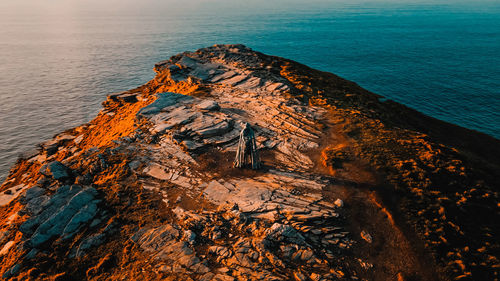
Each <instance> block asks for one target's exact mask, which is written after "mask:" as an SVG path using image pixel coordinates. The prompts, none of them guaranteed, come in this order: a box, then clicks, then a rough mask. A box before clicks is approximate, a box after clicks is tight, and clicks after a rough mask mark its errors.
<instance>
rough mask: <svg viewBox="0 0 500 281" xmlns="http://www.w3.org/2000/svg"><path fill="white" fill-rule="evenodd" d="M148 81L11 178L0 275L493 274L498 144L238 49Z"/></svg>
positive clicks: (219, 48)
mask: <svg viewBox="0 0 500 281" xmlns="http://www.w3.org/2000/svg"><path fill="white" fill-rule="evenodd" d="M155 71H156V73H157V76H156V77H155V78H154V79H153V80H151V81H150V82H148V83H147V84H145V85H144V86H141V87H139V88H137V89H133V90H130V91H127V92H123V93H115V94H111V95H109V96H108V99H107V100H106V101H105V102H104V103H103V106H104V109H103V110H102V111H101V112H100V113H99V115H98V116H97V117H96V118H95V119H94V120H92V121H91V122H89V123H88V124H85V125H82V126H80V127H77V128H74V129H71V130H68V131H66V132H64V133H62V134H59V135H57V136H56V137H54V139H53V140H51V141H49V142H46V143H44V144H42V145H41V146H40V151H39V153H38V154H36V155H30V156H29V157H26V159H20V160H19V161H18V163H17V164H16V166H15V167H14V168H13V169H12V170H11V173H10V175H9V176H8V178H7V180H6V181H5V183H4V184H3V185H2V187H1V189H0V190H1V193H0V218H1V219H2V220H1V222H0V261H1V265H0V274H2V278H4V279H13V280H55V279H57V280H104V279H106V280H108V279H109V280H123V279H131V280H163V279H164V280H318V281H319V280H398V281H399V280H448V279H449V280H487V279H489V280H496V279H495V278H497V279H498V276H497V274H498V267H499V266H500V262H499V260H498V258H499V257H498V254H497V253H498V248H499V243H498V234H499V229H498V219H499V218H500V216H499V205H498V202H499V201H498V190H497V187H498V185H496V184H498V183H499V181H498V179H497V178H496V176H495V175H498V174H499V173H498V172H499V171H500V170H499V167H500V162H499V160H498V159H500V157H495V155H496V156H500V146H499V144H500V142H499V141H498V140H495V139H493V138H490V137H487V136H486V135H482V134H480V133H476V132H472V131H469V130H466V129H463V128H459V127H456V126H453V125H450V124H446V123H444V122H441V121H438V120H434V119H431V118H429V117H426V116H422V115H420V114H419V113H417V112H415V111H412V110H411V109H408V108H406V107H404V106H401V105H398V104H396V103H393V102H390V101H386V102H381V101H379V96H377V95H375V94H372V93H369V92H368V91H366V90H363V89H361V88H360V87H358V86H357V85H356V84H354V83H352V82H348V81H345V80H343V79H341V78H339V77H337V76H334V75H332V74H329V73H323V72H319V71H316V70H312V69H309V68H307V67H306V66H303V65H300V64H298V63H295V62H292V61H289V60H286V59H282V58H277V57H271V56H266V55H263V54H261V53H258V52H255V51H252V50H251V49H249V48H247V47H245V46H242V45H216V46H213V47H209V48H204V49H200V50H198V51H196V52H186V53H182V54H179V55H176V56H174V57H172V58H171V59H170V60H168V61H164V62H160V63H158V64H156V65H155ZM246 123H249V124H251V126H252V128H253V129H254V131H255V139H256V145H257V148H258V149H259V154H260V158H261V160H262V167H261V169H259V170H249V169H235V168H233V167H232V165H233V160H234V157H235V153H236V149H237V146H238V140H239V134H240V131H241V130H242V128H243V126H244V124H246ZM423 124H427V125H426V126H424V125H423ZM446 130H447V131H448V132H449V134H450V135H455V136H460V137H461V138H460V139H453V138H450V139H447V138H445V137H444V136H445V135H444V133H443V132H442V131H446ZM474 145H481V146H483V145H489V146H490V147H489V150H488V151H487V152H485V151H484V150H483V148H482V147H479V148H477V147H475V146H474ZM486 214H488V216H489V217H481V218H477V217H476V216H477V215H486Z"/></svg>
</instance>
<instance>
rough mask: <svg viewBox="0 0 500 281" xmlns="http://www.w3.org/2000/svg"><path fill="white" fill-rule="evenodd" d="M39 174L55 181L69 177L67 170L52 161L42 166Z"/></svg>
mask: <svg viewBox="0 0 500 281" xmlns="http://www.w3.org/2000/svg"><path fill="white" fill-rule="evenodd" d="M40 173H41V174H43V175H46V176H50V177H52V178H54V179H55V180H63V179H66V178H68V177H69V169H68V168H67V167H66V166H65V165H64V164H63V163H61V162H59V161H53V162H50V163H48V164H45V165H43V166H42V167H41V168H40Z"/></svg>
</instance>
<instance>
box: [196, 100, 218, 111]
mask: <svg viewBox="0 0 500 281" xmlns="http://www.w3.org/2000/svg"><path fill="white" fill-rule="evenodd" d="M196 107H197V108H198V109H200V110H207V111H217V110H219V109H220V105H219V104H218V103H217V102H216V101H214V100H204V101H202V102H200V103H198V104H196Z"/></svg>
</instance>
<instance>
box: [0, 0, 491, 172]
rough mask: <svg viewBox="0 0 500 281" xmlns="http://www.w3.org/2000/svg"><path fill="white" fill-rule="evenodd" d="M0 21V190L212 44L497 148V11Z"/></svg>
mask: <svg viewBox="0 0 500 281" xmlns="http://www.w3.org/2000/svg"><path fill="white" fill-rule="evenodd" d="M215 2H216V1H215ZM0 15H1V17H0V98H1V103H0V180H1V179H3V178H5V176H6V174H7V173H8V169H9V168H10V167H11V166H12V164H13V163H14V162H15V160H16V158H17V155H18V154H19V153H21V152H23V151H25V150H29V149H31V148H33V147H34V146H35V145H36V144H37V143H40V142H42V141H44V140H47V139H49V138H51V137H52V136H53V135H54V134H56V133H58V132H60V131H61V130H64V129H67V128H70V127H73V126H76V125H79V124H81V123H84V122H87V121H89V120H91V119H92V118H93V117H94V116H95V115H96V113H97V112H98V111H99V110H100V103H101V102H102V101H103V100H104V99H105V95H106V94H108V93H111V92H116V91H123V90H127V89H130V88H133V87H136V86H139V85H141V84H143V83H145V82H147V81H148V80H150V79H151V78H153V76H154V73H153V71H152V67H153V65H154V63H155V62H158V61H161V60H164V59H167V58H168V57H169V56H171V55H174V54H176V53H178V52H182V51H186V50H196V49H198V48H201V47H205V46H209V45H213V44H216V43H243V44H245V45H247V46H249V47H251V48H253V49H255V50H258V51H262V52H264V53H267V54H272V55H277V56H282V57H286V58H290V59H293V60H296V61H299V62H301V63H304V64H307V65H309V66H311V67H314V68H318V69H321V70H325V71H330V72H333V73H336V74H338V75H340V76H342V77H344V78H347V79H349V80H353V81H355V82H357V83H358V84H360V85H361V86H362V87H365V88H367V89H368V90H371V91H373V92H376V93H378V94H381V95H384V96H386V97H387V98H389V99H393V100H395V101H398V102H401V103H403V104H406V105H408V106H410V107H413V108H415V109H417V110H419V111H421V112H423V113H426V114H428V115H431V116H434V117H437V118H439V119H442V120H445V121H449V122H452V123H455V124H459V125H461V126H465V127H468V128H471V129H475V130H478V131H482V132H485V133H487V134H490V135H492V136H495V137H497V138H500V66H499V65H500V4H495V2H490V3H486V4H484V5H479V4H460V5H458V4H418V5H417V4H405V5H402V4H399V5H396V4H383V3H377V4H366V3H365V4H341V3H338V2H335V3H334V2H331V3H329V2H316V3H315V4H311V5H308V7H304V6H290V7H288V6H286V5H284V6H283V7H280V8H276V7H274V8H269V9H262V8H260V9H251V8H244V9H242V8H241V7H238V6H234V7H231V6H229V7H227V6H225V7H224V8H221V7H213V6H206V5H205V7H202V8H201V9H197V10H193V9H191V10H189V11H188V12H184V13H183V12H172V11H169V10H168V9H166V10H162V11H158V13H148V14H138V13H137V14H135V13H130V14H127V15H118V14H116V13H114V14H113V13H111V12H110V13H109V14H107V13H106V11H102V13H98V14H96V13H83V12H82V13H80V12H74V13H66V14H57V15H53V14H50V13H49V14H46V13H36V12H33V14H30V15H29V16H18V15H15V14H10V13H9V11H0Z"/></svg>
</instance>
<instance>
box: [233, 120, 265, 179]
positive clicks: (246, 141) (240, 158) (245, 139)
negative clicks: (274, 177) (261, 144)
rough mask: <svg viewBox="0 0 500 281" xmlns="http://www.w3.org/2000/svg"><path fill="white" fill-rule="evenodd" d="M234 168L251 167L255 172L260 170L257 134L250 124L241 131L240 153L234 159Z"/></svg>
mask: <svg viewBox="0 0 500 281" xmlns="http://www.w3.org/2000/svg"><path fill="white" fill-rule="evenodd" d="M233 166H234V167H236V168H245V167H246V166H249V167H250V168H251V169H253V170H256V169H259V168H260V159H259V153H258V151H257V144H256V143H255V134H254V132H253V130H252V127H250V124H248V123H246V124H245V127H244V128H243V130H241V133H240V141H239V143H238V151H237V152H236V159H234V165H233Z"/></svg>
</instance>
